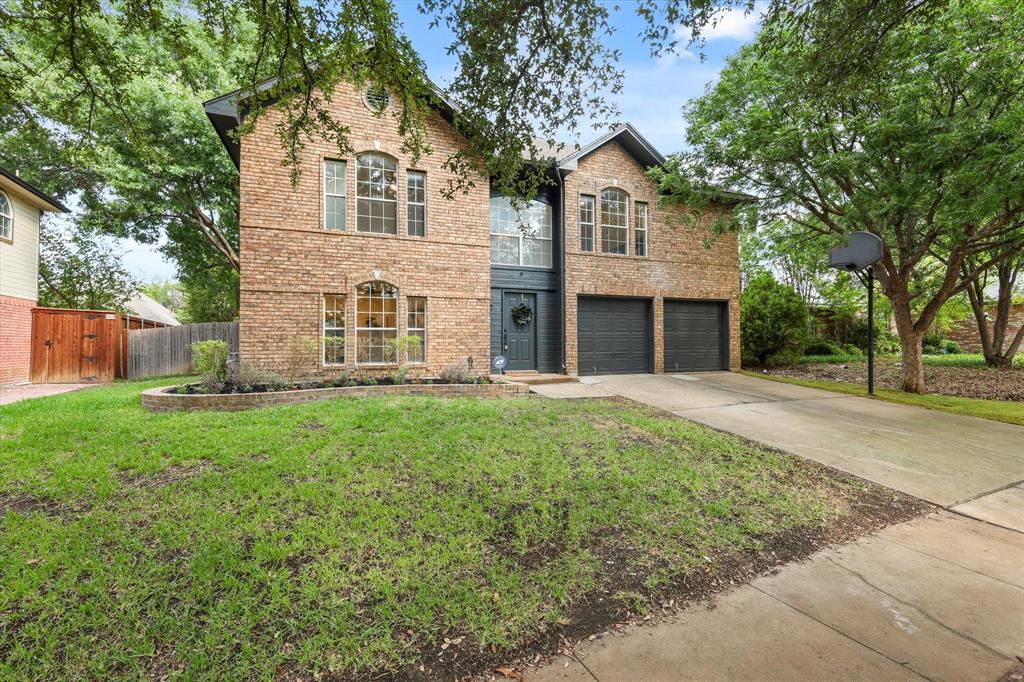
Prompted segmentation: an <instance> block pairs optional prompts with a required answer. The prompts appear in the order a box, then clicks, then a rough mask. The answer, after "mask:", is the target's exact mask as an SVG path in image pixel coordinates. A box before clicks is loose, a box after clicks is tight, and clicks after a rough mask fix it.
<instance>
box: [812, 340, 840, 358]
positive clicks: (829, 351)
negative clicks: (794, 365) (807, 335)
mask: <svg viewBox="0 0 1024 682" xmlns="http://www.w3.org/2000/svg"><path fill="white" fill-rule="evenodd" d="M842 352H843V349H842V347H841V346H840V345H839V344H838V343H836V342H835V341H829V340H828V339H814V340H813V341H811V342H810V343H808V344H807V345H806V346H805V347H804V355H841V354H842Z"/></svg>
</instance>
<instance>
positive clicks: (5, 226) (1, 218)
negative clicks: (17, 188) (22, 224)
mask: <svg viewBox="0 0 1024 682" xmlns="http://www.w3.org/2000/svg"><path fill="white" fill-rule="evenodd" d="M13 236H14V205H13V204H11V200H10V199H8V198H7V195H6V194H4V193H3V192H0V239H8V240H9V239H11V238H12V237H13Z"/></svg>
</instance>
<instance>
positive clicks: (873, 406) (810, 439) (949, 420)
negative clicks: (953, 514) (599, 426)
mask: <svg viewBox="0 0 1024 682" xmlns="http://www.w3.org/2000/svg"><path fill="white" fill-rule="evenodd" d="M581 382H582V383H584V384H586V385H588V388H586V389H584V390H593V391H594V393H595V395H598V394H605V395H607V394H614V395H618V396H622V397H624V398H629V399H631V400H635V401H637V402H641V403H646V404H648V405H652V406H654V407H657V408H660V409H663V410H666V411H668V412H671V413H673V414H675V415H678V416H680V417H685V418H686V419H691V420H693V421H696V422H700V423H701V424H706V425H708V426H711V427H713V428H716V429H721V430H723V431H729V432H731V433H735V434H738V435H740V436H744V437H746V438H750V439H751V440H756V441H759V442H761V443H765V444H768V445H772V446H775V447H777V448H779V449H781V450H785V451H787V452H792V453H793V454H797V455H800V456H802V457H806V458H808V459H813V460H816V461H819V462H822V463H824V464H827V465H829V466H833V467H835V468H837V469H842V470H843V471H847V472H849V473H852V474H855V475H857V476H860V477H862V478H866V479H868V480H870V481H875V482H876V483H881V484H882V485H886V486H889V487H890V488H895V489H897V490H901V491H903V492H906V493H909V494H911V495H914V496H916V497H920V498H922V499H925V500H928V501H929V502H933V503H935V504H939V505H942V506H943V507H951V506H954V505H957V504H959V503H965V502H967V501H969V500H974V499H975V498H978V497H981V496H983V495H986V494H988V493H992V492H994V491H1001V490H1002V489H1004V488H1007V489H1009V488H1011V487H1012V486H1013V485H1014V484H1017V483H1020V482H1021V481H1022V480H1024V427H1021V426H1014V425H1012V424H1004V423H1001V422H994V421H989V420H987V419H977V418H975V417H963V416H959V415H955V414H950V413H947V412H939V411H936V410H928V409H924V408H919V407H911V406H906V405H896V404H893V403H887V402H883V401H880V400H869V399H866V398H858V397H854V396H846V395H842V394H839V393H831V392H829V391H820V390H817V389H813V388H804V387H803V386H795V385H793V384H783V383H779V382H776V381H768V380H765V379H756V378H754V377H749V376H744V375H741V374H733V373H731V372H711V373H704V374H661V375H655V374H642V375H620V376H601V377H585V378H583V379H581ZM1021 409H1022V410H1024V405H1022V406H1021ZM1017 495H1024V491H1022V490H1020V489H1018V491H1017V492H1011V493H1004V495H1003V496H1004V497H1006V496H1011V498H1012V499H1014V500H1015V499H1017ZM1005 506H1006V507H1007V510H1006V511H1007V512H1008V513H1010V512H1011V510H1010V509H1009V507H1012V506H1013V505H1005ZM987 520H988V519H987ZM1008 521H1009V519H1008ZM1022 522H1024V519H1022ZM1011 527H1012V526H1011Z"/></svg>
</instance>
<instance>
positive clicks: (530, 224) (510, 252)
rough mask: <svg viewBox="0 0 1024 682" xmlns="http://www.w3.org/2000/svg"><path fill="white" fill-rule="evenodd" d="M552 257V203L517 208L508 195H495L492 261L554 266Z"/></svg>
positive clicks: (533, 203) (505, 263)
mask: <svg viewBox="0 0 1024 682" xmlns="http://www.w3.org/2000/svg"><path fill="white" fill-rule="evenodd" d="M551 260H552V259H551V206H550V205H548V204H545V203H544V202H541V201H531V202H530V203H529V205H528V206H523V207H520V208H516V207H515V206H513V204H512V200H511V199H509V198H508V197H503V196H494V197H491V262H492V263H494V264H496V265H523V266H526V267H534V268H550V267H551Z"/></svg>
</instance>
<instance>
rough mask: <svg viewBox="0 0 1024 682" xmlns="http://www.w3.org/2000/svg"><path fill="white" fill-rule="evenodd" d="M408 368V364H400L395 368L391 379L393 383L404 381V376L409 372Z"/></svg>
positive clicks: (402, 382) (397, 383)
mask: <svg viewBox="0 0 1024 682" xmlns="http://www.w3.org/2000/svg"><path fill="white" fill-rule="evenodd" d="M409 369H410V367H409V365H401V366H399V368H398V369H397V370H395V374H394V376H393V377H392V380H393V381H394V382H395V385H400V384H404V383H405V380H406V377H407V376H408V374H409Z"/></svg>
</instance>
